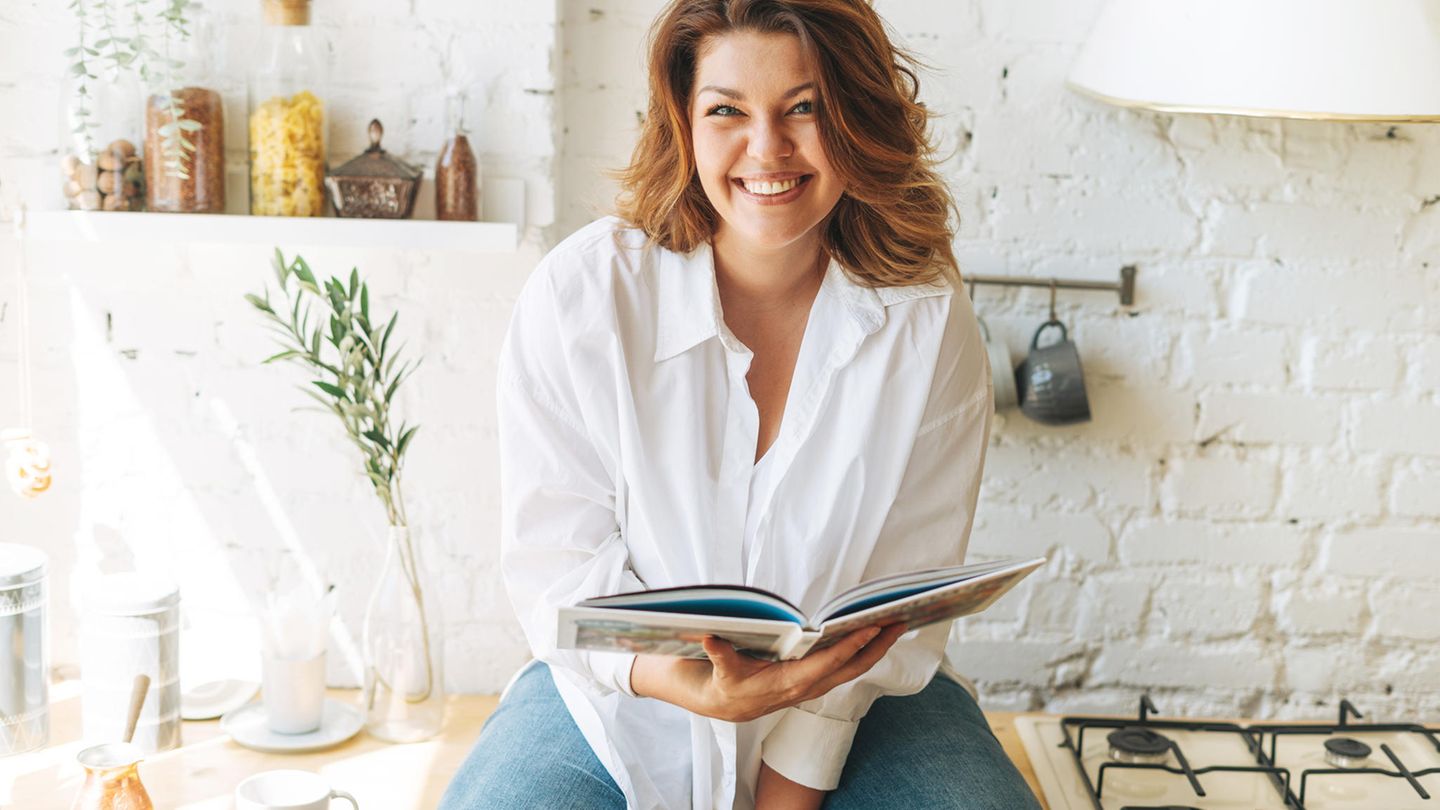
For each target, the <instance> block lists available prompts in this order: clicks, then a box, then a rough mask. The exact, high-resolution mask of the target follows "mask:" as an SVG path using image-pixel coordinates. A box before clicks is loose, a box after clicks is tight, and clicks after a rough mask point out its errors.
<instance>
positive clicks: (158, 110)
mask: <svg viewBox="0 0 1440 810" xmlns="http://www.w3.org/2000/svg"><path fill="white" fill-rule="evenodd" d="M212 48H213V39H212V37H211V28H210V26H209V24H208V22H207V21H206V20H205V19H204V18H203V17H200V18H197V19H195V20H193V21H192V22H191V33H190V37H189V38H188V39H187V40H186V41H185V43H184V46H183V48H182V52H183V55H182V57H181V59H179V60H178V61H177V62H175V63H172V64H176V65H178V67H174V68H172V69H170V70H168V71H166V72H165V73H164V74H163V75H160V76H156V77H153V80H152V82H151V85H150V87H149V89H148V92H147V93H146V94H145V203H146V206H147V207H148V208H149V209H150V210H151V211H169V212H173V213H181V214H219V213H223V212H224V211H225V110H224V105H223V102H222V100H221V97H220V93H219V92H217V91H216V90H213V89H211V88H212V87H213V86H214V78H215V77H214V76H213V71H212V70H211V69H210V53H211V49H212Z"/></svg>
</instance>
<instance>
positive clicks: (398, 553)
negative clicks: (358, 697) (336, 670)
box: [363, 526, 445, 742]
mask: <svg viewBox="0 0 1440 810" xmlns="http://www.w3.org/2000/svg"><path fill="white" fill-rule="evenodd" d="M443 629H444V628H443V619H442V617H441V615H440V595H439V593H437V592H436V587H435V583H434V582H432V581H431V579H430V577H429V575H428V573H427V571H426V569H425V563H424V559H423V557H422V555H421V554H420V543H419V542H417V541H416V539H415V538H414V537H413V536H412V534H411V532H410V529H409V528H408V527H405V526H391V527H390V532H389V538H388V540H387V551H386V553H385V566H384V568H382V569H381V571H380V580H379V582H377V583H376V584H375V590H374V592H373V593H371V595H370V604H369V606H367V607H366V609H365V628H364V650H365V693H364V696H363V703H364V706H365V729H366V730H367V731H368V732H370V734H371V735H372V736H375V737H378V738H380V739H382V740H387V741H389V742H416V741H418V740H424V739H428V738H430V737H433V736H435V735H436V734H438V733H440V727H441V725H442V724H443V723H444V720H445V689H444V687H445V668H444V656H443V649H444V648H443V643H444V636H443Z"/></svg>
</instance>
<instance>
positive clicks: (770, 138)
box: [747, 118, 795, 161]
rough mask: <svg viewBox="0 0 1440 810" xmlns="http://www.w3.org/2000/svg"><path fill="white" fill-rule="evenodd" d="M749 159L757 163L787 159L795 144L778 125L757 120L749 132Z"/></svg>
mask: <svg viewBox="0 0 1440 810" xmlns="http://www.w3.org/2000/svg"><path fill="white" fill-rule="evenodd" d="M747 152H748V154H749V155H750V157H752V158H754V159H755V160H758V161H774V160H779V159H781V158H788V157H790V156H791V155H792V154H794V152H795V144H794V142H793V141H791V140H790V135H789V133H787V132H786V131H785V127H784V126H783V125H781V124H780V123H777V122H773V121H768V120H765V119H763V118H757V119H756V121H755V124H754V125H753V127H752V129H751V131H750V146H749V149H748V150H747Z"/></svg>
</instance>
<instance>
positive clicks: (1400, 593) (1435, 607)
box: [1370, 572, 1440, 641]
mask: <svg viewBox="0 0 1440 810" xmlns="http://www.w3.org/2000/svg"><path fill="white" fill-rule="evenodd" d="M1431 573H1432V574H1433V573H1434V572H1431ZM1370 610H1371V612H1372V613H1373V615H1374V619H1375V621H1374V625H1373V626H1374V630H1375V634H1376V635H1377V636H1380V637H1382V638H1399V639H1408V640H1412V641H1435V640H1437V639H1440V588H1436V587H1434V586H1432V585H1429V584H1421V583H1406V584H1405V585H1403V586H1395V587H1380V588H1376V589H1375V590H1374V592H1373V593H1372V594H1371V596H1370Z"/></svg>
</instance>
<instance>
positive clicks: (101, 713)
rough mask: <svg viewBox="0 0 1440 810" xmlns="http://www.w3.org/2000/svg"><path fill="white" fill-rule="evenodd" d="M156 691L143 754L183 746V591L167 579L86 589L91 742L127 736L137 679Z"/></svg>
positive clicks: (135, 578) (143, 730) (84, 715)
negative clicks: (146, 679) (141, 678)
mask: <svg viewBox="0 0 1440 810" xmlns="http://www.w3.org/2000/svg"><path fill="white" fill-rule="evenodd" d="M141 674H143V675H146V676H148V677H149V678H150V691H149V694H148V696H147V697H146V699H145V703H144V705H143V707H142V708H141V712H140V718H139V721H138V722H137V723H136V725H135V736H134V738H133V742H134V743H135V745H136V747H137V748H139V749H140V750H141V751H142V752H144V753H154V752H156V751H166V750H169V749H171V748H178V747H179V746H180V590H179V588H178V587H177V586H176V584H175V582H174V581H173V580H171V579H169V578H167V577H162V576H155V575H146V574H138V573H123V574H108V575H105V576H102V577H100V578H99V579H97V580H96V581H95V582H92V583H89V584H88V585H87V587H86V588H85V597H84V615H83V618H82V621H81V629H80V682H81V685H82V687H83V690H82V692H81V695H80V716H81V723H82V726H83V732H84V738H85V740H86V741H87V742H91V743H102V742H106V741H110V740H118V739H121V738H122V737H123V736H124V726H125V711H126V709H127V708H128V707H129V705H130V695H131V692H132V690H133V688H134V684H135V676H136V675H141Z"/></svg>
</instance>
